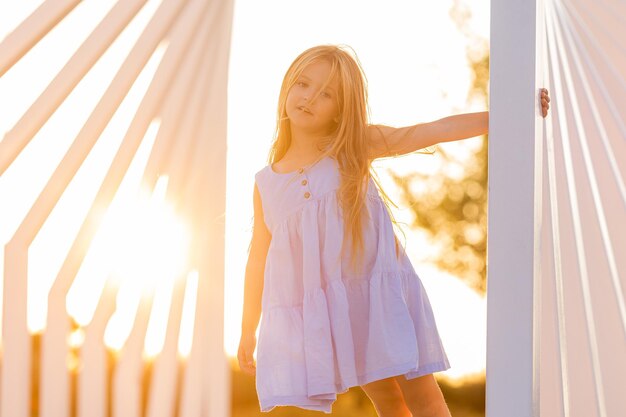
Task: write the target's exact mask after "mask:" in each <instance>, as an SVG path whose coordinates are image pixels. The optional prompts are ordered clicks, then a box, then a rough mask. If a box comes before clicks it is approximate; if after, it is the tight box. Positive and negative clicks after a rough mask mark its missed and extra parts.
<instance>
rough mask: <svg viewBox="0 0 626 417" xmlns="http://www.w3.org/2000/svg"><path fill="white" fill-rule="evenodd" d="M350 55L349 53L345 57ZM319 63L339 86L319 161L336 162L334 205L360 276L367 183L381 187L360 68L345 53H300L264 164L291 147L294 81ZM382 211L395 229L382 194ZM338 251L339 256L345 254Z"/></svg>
mask: <svg viewBox="0 0 626 417" xmlns="http://www.w3.org/2000/svg"><path fill="white" fill-rule="evenodd" d="M348 49H349V50H350V52H351V53H349V52H348ZM320 60H325V61H327V62H328V63H330V65H331V71H330V76H329V79H328V80H327V83H328V82H330V81H331V80H333V79H334V78H335V77H336V78H337V80H338V81H339V91H338V97H337V100H338V107H339V113H340V116H339V118H338V119H339V120H338V122H337V124H336V126H335V128H334V130H333V131H332V132H330V133H329V134H328V135H326V136H324V137H322V138H320V141H319V143H318V145H321V146H320V147H321V149H319V150H320V151H322V154H321V155H320V157H319V158H318V160H319V159H321V158H323V157H325V156H327V155H330V156H332V157H333V158H334V159H336V160H337V162H338V166H339V172H340V178H341V180H340V186H339V190H338V200H339V202H340V205H341V209H342V210H343V211H342V212H343V218H344V242H343V243H345V240H346V239H345V237H346V236H351V237H352V248H351V249H352V254H353V256H352V257H351V264H352V268H353V270H354V269H355V266H357V265H358V270H360V267H361V264H362V263H361V262H359V261H360V260H361V259H362V256H363V235H362V227H363V217H362V216H363V214H365V215H366V216H367V217H368V218H370V214H369V211H368V206H367V204H366V202H365V199H366V198H367V187H368V184H369V180H370V178H374V182H375V183H376V185H377V187H378V189H379V190H381V191H382V187H381V186H380V183H379V182H378V181H377V180H376V178H375V177H373V176H371V174H370V169H371V162H372V161H371V160H370V159H369V158H370V157H369V155H368V147H367V140H368V136H367V128H368V125H369V108H368V105H367V78H366V77H365V74H364V72H363V69H362V67H361V64H360V62H359V60H358V58H357V56H356V54H355V53H354V51H353V50H351V49H350V48H349V47H345V46H339V45H320V46H315V47H312V48H309V49H307V50H306V51H304V52H302V53H301V54H300V55H299V56H298V57H297V58H296V59H295V60H294V61H293V63H292V64H291V66H290V67H289V69H288V70H287V72H286V74H285V77H284V78H283V82H282V85H281V88H280V95H279V98H278V113H277V121H276V132H275V137H274V142H273V143H272V146H271V148H270V152H269V157H268V162H269V163H270V164H273V163H274V162H276V161H280V160H281V159H282V158H283V157H284V155H285V153H286V152H287V150H288V149H289V147H290V145H291V129H290V124H289V119H288V118H287V112H286V102H287V95H288V93H289V90H290V89H291V87H292V86H293V85H294V84H295V82H296V81H297V80H298V77H299V76H300V74H302V71H304V69H305V68H306V67H307V66H308V65H310V64H312V63H313V62H317V61H320ZM382 194H383V196H384V197H383V201H384V202H385V207H386V209H387V211H388V213H389V214H390V217H391V218H392V221H393V223H394V224H395V223H396V222H395V219H394V217H393V214H392V213H391V210H389V206H388V202H389V201H390V199H389V197H388V196H387V194H386V193H385V192H384V191H382ZM394 238H395V243H396V245H395V246H396V256H399V250H398V249H399V248H398V239H397V238H396V237H395V234H394ZM344 246H345V245H342V252H341V253H342V254H343V253H344V250H345V247H344Z"/></svg>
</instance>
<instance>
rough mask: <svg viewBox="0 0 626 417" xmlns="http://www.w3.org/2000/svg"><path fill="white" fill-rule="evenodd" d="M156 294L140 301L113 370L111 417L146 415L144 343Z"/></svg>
mask: <svg viewBox="0 0 626 417" xmlns="http://www.w3.org/2000/svg"><path fill="white" fill-rule="evenodd" d="M153 295H154V294H153V293H152V294H146V296H144V297H142V298H141V301H140V302H139V306H138V308H137V314H136V316H135V323H134V325H133V329H132V330H131V332H130V335H129V336H128V339H127V340H126V343H125V344H124V347H123V348H122V349H121V351H120V354H119V357H118V360H117V362H116V364H115V368H114V370H113V376H112V378H113V384H112V390H113V392H112V398H111V401H112V404H111V410H112V413H111V416H112V417H140V416H142V415H143V412H142V410H143V383H144V381H143V372H144V360H143V359H144V358H143V355H142V354H143V350H144V341H145V338H146V330H147V328H148V321H149V319H150V311H151V309H152V300H153Z"/></svg>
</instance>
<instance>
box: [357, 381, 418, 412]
mask: <svg viewBox="0 0 626 417" xmlns="http://www.w3.org/2000/svg"><path fill="white" fill-rule="evenodd" d="M361 388H362V389H363V391H365V393H366V394H367V396H368V397H369V398H370V400H372V403H373V404H374V408H375V409H376V412H377V413H378V416H379V417H412V416H411V412H410V411H409V409H408V408H407V406H406V404H405V403H404V398H403V396H402V390H401V389H400V386H399V385H398V383H397V382H396V380H395V377H390V378H385V379H381V380H379V381H374V382H370V383H369V384H365V385H361Z"/></svg>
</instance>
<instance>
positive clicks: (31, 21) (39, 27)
mask: <svg viewBox="0 0 626 417" xmlns="http://www.w3.org/2000/svg"><path fill="white" fill-rule="evenodd" d="M79 3H80V0H47V1H44V2H43V3H42V4H41V5H40V6H39V7H37V9H36V10H35V11H33V12H32V13H31V14H30V16H28V17H27V18H26V19H24V21H23V22H21V23H20V25H19V26H18V27H16V28H15V29H14V30H13V31H12V32H11V33H9V34H8V35H7V36H6V37H5V38H4V39H3V40H2V43H0V77H1V76H2V75H3V74H4V73H5V72H7V71H8V70H9V68H11V67H12V66H13V65H14V64H15V63H16V62H17V61H19V59H20V58H21V57H22V56H24V55H25V54H26V52H28V51H29V50H30V49H31V48H32V47H33V46H34V45H36V44H37V42H39V41H40V40H41V39H42V38H43V37H44V36H45V35H46V34H47V33H48V32H49V31H50V30H51V29H52V28H53V27H55V26H56V25H57V23H59V22H60V21H61V20H63V18H64V17H65V16H67V15H68V14H69V13H70V12H71V11H72V10H73V9H74V8H75V7H76V6H77V5H78V4H79ZM3 171H4V170H3V169H2V166H1V165H0V175H1V174H2V172H3Z"/></svg>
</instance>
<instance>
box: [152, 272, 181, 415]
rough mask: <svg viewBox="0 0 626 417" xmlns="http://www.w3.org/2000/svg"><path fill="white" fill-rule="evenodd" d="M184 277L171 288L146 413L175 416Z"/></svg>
mask: <svg viewBox="0 0 626 417" xmlns="http://www.w3.org/2000/svg"><path fill="white" fill-rule="evenodd" d="M184 296H185V280H183V279H181V278H178V279H177V280H176V282H175V283H174V290H173V291H172V304H171V307H170V314H169V317H168V323H167V331H166V337H165V344H164V346H163V350H162V351H161V353H160V354H159V356H158V357H157V358H156V359H155V361H154V365H153V371H152V375H151V383H150V392H149V394H148V405H147V410H146V416H148V417H172V416H173V415H174V411H175V409H176V408H175V407H176V396H177V394H178V383H177V382H178V372H179V361H178V336H179V332H180V319H181V317H182V310H183V299H184Z"/></svg>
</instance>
